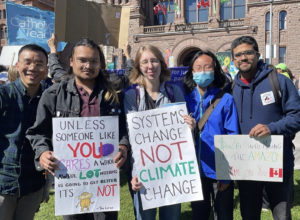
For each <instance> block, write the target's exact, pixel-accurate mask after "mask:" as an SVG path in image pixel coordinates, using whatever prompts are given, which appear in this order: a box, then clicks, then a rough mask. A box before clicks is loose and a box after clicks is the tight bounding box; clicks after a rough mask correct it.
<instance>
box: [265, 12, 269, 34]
mask: <svg viewBox="0 0 300 220" xmlns="http://www.w3.org/2000/svg"><path fill="white" fill-rule="evenodd" d="M269 30H270V12H268V13H267V14H266V31H269Z"/></svg>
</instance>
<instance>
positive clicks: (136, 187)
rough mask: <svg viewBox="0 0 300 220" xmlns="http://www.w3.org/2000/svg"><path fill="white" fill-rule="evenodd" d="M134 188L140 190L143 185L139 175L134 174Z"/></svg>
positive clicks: (132, 182)
mask: <svg viewBox="0 0 300 220" xmlns="http://www.w3.org/2000/svg"><path fill="white" fill-rule="evenodd" d="M131 185H132V190H133V191H140V190H141V188H142V187H143V184H142V183H141V182H139V180H138V178H137V176H134V177H133V178H132V180H131Z"/></svg>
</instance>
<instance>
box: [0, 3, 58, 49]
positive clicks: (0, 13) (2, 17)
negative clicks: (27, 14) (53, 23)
mask: <svg viewBox="0 0 300 220" xmlns="http://www.w3.org/2000/svg"><path fill="white" fill-rule="evenodd" d="M11 2H14V3H16V4H22V5H28V6H33V7H36V8H39V9H41V10H44V11H54V0H12V1H11ZM0 38H1V40H0V53H1V50H2V48H3V46H6V45H7V38H6V11H5V0H0Z"/></svg>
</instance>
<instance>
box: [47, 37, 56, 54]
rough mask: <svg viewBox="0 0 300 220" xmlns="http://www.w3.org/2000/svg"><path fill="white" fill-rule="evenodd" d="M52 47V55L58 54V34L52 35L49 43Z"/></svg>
mask: <svg viewBox="0 0 300 220" xmlns="http://www.w3.org/2000/svg"><path fill="white" fill-rule="evenodd" d="M47 43H48V46H49V47H50V53H57V46H58V39H57V36H56V34H52V36H51V38H50V39H49V40H48V41H47Z"/></svg>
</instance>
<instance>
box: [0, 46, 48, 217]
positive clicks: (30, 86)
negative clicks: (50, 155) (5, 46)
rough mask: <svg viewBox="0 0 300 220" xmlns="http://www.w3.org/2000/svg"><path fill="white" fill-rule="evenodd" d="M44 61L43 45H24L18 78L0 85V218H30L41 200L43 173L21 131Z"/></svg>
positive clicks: (28, 120)
mask: <svg viewBox="0 0 300 220" xmlns="http://www.w3.org/2000/svg"><path fill="white" fill-rule="evenodd" d="M47 61H48V56H47V53H46V51H45V50H44V49H43V48H41V47H40V46H37V45H35V44H29V45H25V46H24V47H22V48H21V49H20V51H19V54H18V63H17V69H18V72H19V74H20V78H18V79H17V80H16V81H14V82H12V83H10V84H7V85H4V86H1V87H0V149H1V150H0V161H1V162H0V220H10V219H22V220H27V219H28V220H29V219H30V220H32V219H33V217H34V214H35V212H36V211H37V209H38V207H39V205H40V203H41V202H42V196H43V186H44V184H45V176H44V175H43V173H42V172H38V171H37V170H36V167H35V164H34V157H35V154H34V151H33V150H32V147H31V146H30V143H29V141H28V139H26V138H25V132H26V130H27V129H28V128H29V127H31V126H32V125H33V124H34V121H35V117H36V113H37V107H38V103H39V100H40V97H41V95H42V92H43V89H42V87H41V84H40V82H41V80H42V79H44V78H45V77H46V76H47V73H48V67H47Z"/></svg>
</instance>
